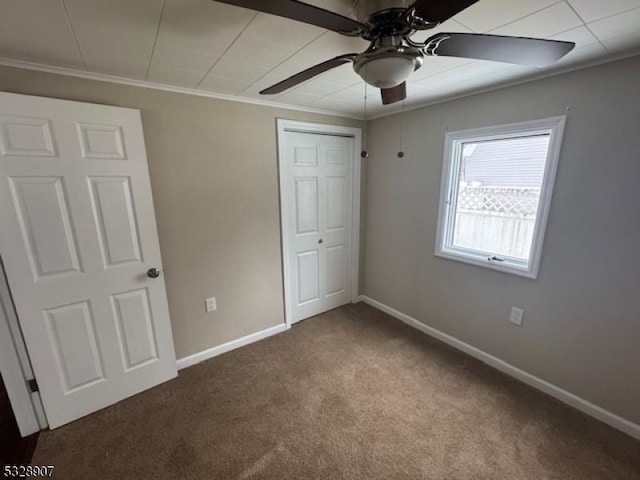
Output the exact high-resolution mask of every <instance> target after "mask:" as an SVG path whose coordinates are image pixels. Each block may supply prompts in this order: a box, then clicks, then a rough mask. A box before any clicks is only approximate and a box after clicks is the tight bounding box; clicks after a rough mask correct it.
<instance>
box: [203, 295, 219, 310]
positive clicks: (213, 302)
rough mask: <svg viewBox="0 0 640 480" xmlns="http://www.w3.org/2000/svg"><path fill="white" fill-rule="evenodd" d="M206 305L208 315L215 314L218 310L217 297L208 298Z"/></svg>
mask: <svg viewBox="0 0 640 480" xmlns="http://www.w3.org/2000/svg"><path fill="white" fill-rule="evenodd" d="M204 305H205V310H206V311H207V313H209V312H213V311H214V310H215V309H217V308H218V305H216V297H209V298H207V299H206V300H205V301H204Z"/></svg>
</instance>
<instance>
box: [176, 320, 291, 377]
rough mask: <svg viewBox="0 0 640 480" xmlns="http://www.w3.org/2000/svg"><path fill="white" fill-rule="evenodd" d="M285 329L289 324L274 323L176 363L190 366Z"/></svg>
mask: <svg viewBox="0 0 640 480" xmlns="http://www.w3.org/2000/svg"><path fill="white" fill-rule="evenodd" d="M286 330H289V326H288V325H285V324H284V323H283V324H282V325H276V326H275V327H271V328H267V329H266V330H261V331H259V332H256V333H252V334H251V335H247V336H245V337H240V338H238V339H236V340H231V341H230V342H227V343H223V344H222V345H218V346H217V347H213V348H208V349H207V350H203V351H202V352H198V353H194V354H193V355H189V356H188V357H183V358H179V359H178V360H177V362H176V363H177V364H178V370H182V369H183V368H187V367H190V366H192V365H195V364H196V363H200V362H203V361H205V360H208V359H210V358H213V357H217V356H218V355H222V354H223V353H226V352H229V351H231V350H235V349H236V348H240V347H244V346H245V345H249V344H250V343H254V342H257V341H259V340H262V339H264V338H267V337H271V336H272V335H276V334H278V333H282V332H284V331H286Z"/></svg>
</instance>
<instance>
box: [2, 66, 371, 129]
mask: <svg viewBox="0 0 640 480" xmlns="http://www.w3.org/2000/svg"><path fill="white" fill-rule="evenodd" d="M0 66H5V67H13V68H20V69H23V70H34V71H37V72H44V73H53V74H56V75H66V76H69V77H77V78H84V79H86V80H97V81H101V82H108V83H116V84H120V85H128V86H131V87H140V88H150V89H153V90H162V91H165V92H172V93H182V94H185V95H196V96H198V97H206V98H215V99H217V100H227V101H231V102H240V103H248V104H251V105H259V106H262V107H271V108H282V109H285V110H295V111H299V112H307V113H317V114H320V115H331V116H333V117H344V118H352V119H355V120H362V116H359V115H349V114H347V113H338V112H334V111H331V110H322V109H319V108H312V107H304V106H298V105H288V104H285V103H277V102H270V101H268V100H259V99H257V98H247V97H240V96H238V95H227V94H224V93H215V92H208V91H205V90H198V89H196V88H188V87H177V86H174V85H166V84H163V83H154V82H149V81H146V80H136V79H132V78H125V77H118V76H116V75H108V74H105V73H95V72H89V71H84V70H77V69H74V68H67V67H57V66H54V65H46V64H43V63H35V62H26V61H23V60H14V59H11V58H6V57H0Z"/></svg>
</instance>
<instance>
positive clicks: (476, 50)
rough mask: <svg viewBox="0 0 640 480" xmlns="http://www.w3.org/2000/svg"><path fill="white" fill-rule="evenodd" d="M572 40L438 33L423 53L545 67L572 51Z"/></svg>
mask: <svg viewBox="0 0 640 480" xmlns="http://www.w3.org/2000/svg"><path fill="white" fill-rule="evenodd" d="M575 46H576V44H575V43H573V42H560V41H557V40H544V39H541V38H525V37H504V36H501V35H483V34H477V33H438V34H437V35H434V36H433V37H431V38H429V39H428V40H427V41H426V47H425V48H424V53H425V54H426V55H435V56H440V57H462V58H476V59H479V60H493V61H495V62H506V63H515V64H518V65H528V66H532V67H546V66H547V65H551V64H552V63H553V62H555V61H556V60H559V59H560V58H562V57H564V56H565V55H566V54H567V53H569V52H570V51H571V50H573V47H575Z"/></svg>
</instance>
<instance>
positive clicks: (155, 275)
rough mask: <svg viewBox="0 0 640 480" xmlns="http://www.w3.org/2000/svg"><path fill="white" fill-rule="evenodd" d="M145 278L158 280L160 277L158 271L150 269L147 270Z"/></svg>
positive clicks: (157, 269)
mask: <svg viewBox="0 0 640 480" xmlns="http://www.w3.org/2000/svg"><path fill="white" fill-rule="evenodd" d="M147 276H148V277H151V278H158V277H159V276H160V269H159V268H150V269H149V270H147Z"/></svg>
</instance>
